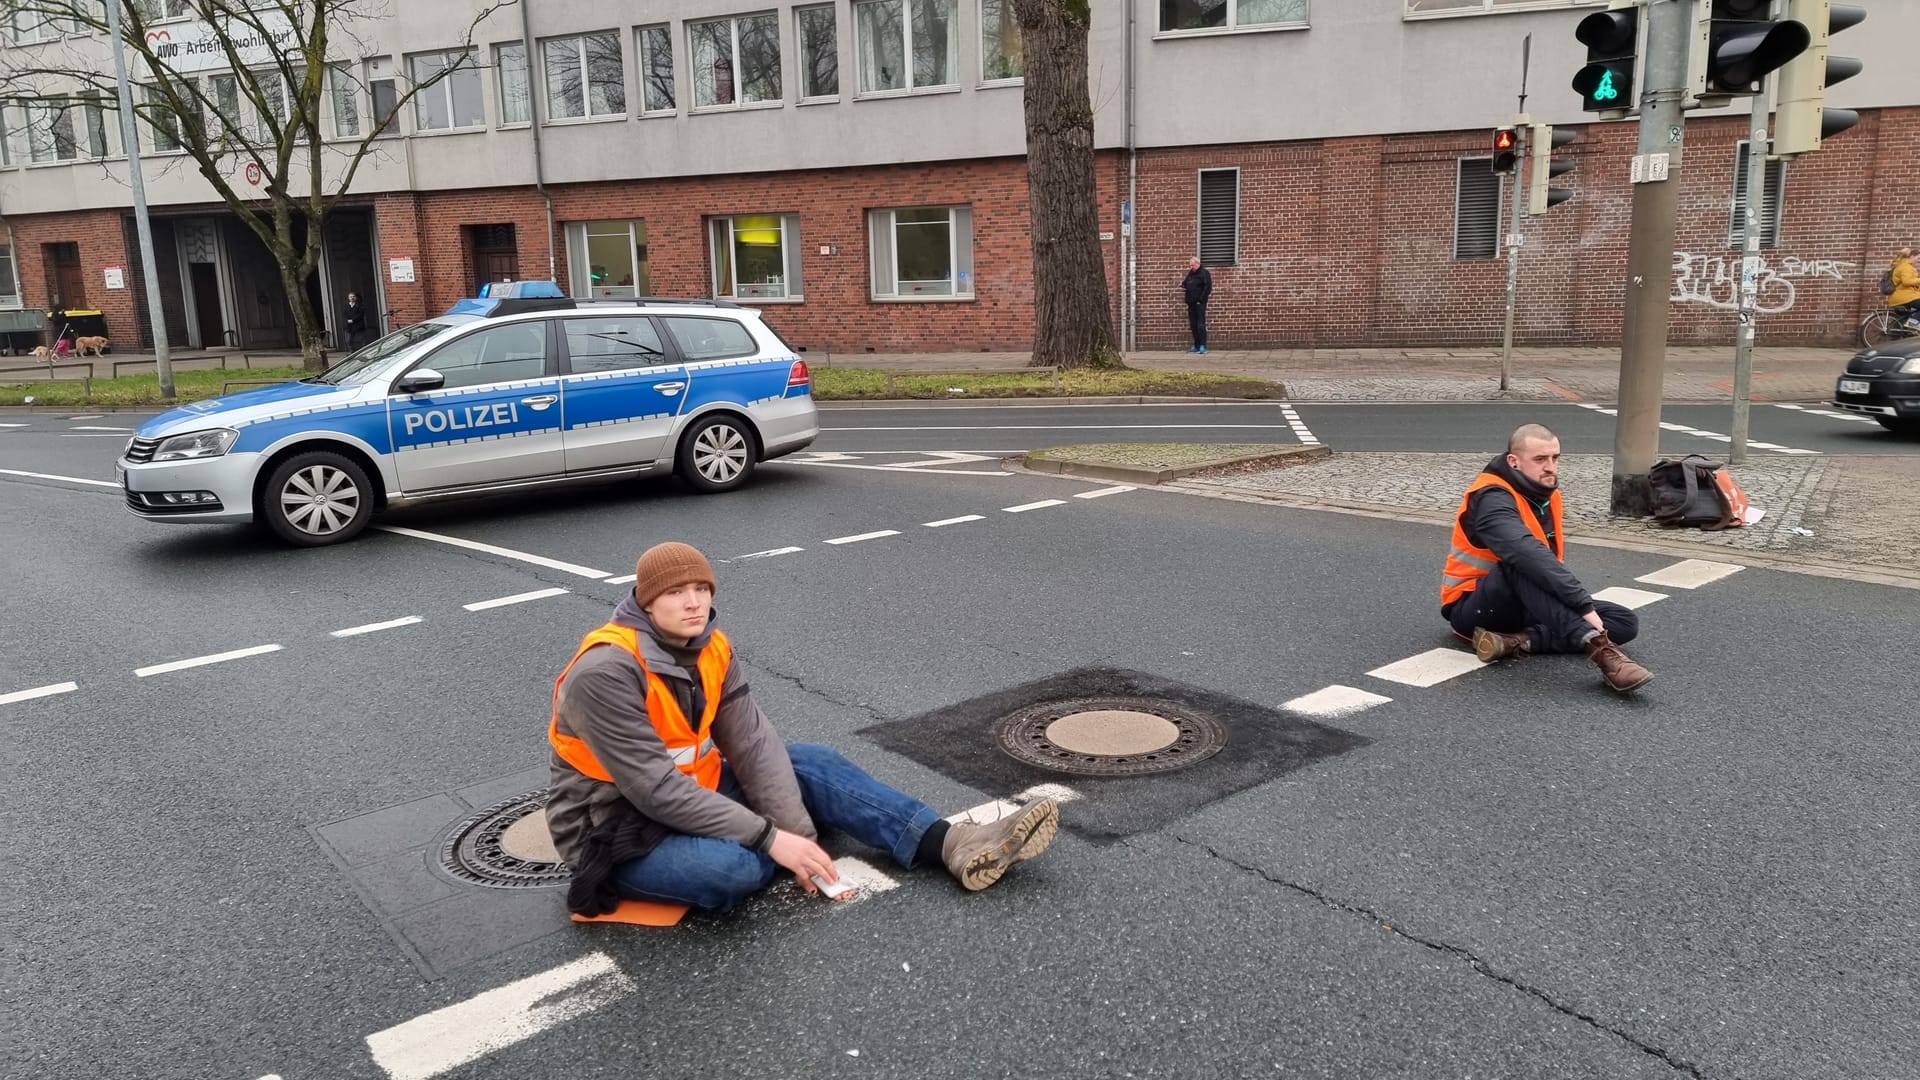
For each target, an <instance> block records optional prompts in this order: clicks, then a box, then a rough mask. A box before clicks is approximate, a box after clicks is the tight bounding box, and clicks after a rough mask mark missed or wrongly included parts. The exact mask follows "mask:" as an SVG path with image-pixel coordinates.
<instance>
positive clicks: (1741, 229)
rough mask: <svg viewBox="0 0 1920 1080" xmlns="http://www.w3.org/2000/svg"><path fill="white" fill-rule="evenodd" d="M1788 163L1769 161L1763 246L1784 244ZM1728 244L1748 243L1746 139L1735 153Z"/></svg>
mask: <svg viewBox="0 0 1920 1080" xmlns="http://www.w3.org/2000/svg"><path fill="white" fill-rule="evenodd" d="M1786 180H1787V163H1786V162H1784V161H1768V162H1767V173H1766V184H1767V189H1766V190H1765V191H1764V192H1762V193H1761V202H1760V246H1761V247H1763V248H1770V247H1779V246H1780V207H1781V205H1782V197H1783V196H1784V195H1785V194H1786V192H1785V190H1784V189H1785V188H1786ZM1727 246H1728V247H1735V248H1744V247H1746V246H1747V144H1746V143H1745V142H1744V141H1742V142H1741V143H1740V144H1739V145H1738V146H1737V147H1736V148H1735V150H1734V154H1733V212H1732V215H1731V218H1730V220H1729V221H1728V222H1727Z"/></svg>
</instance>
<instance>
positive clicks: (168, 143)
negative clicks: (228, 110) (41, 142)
mask: <svg viewBox="0 0 1920 1080" xmlns="http://www.w3.org/2000/svg"><path fill="white" fill-rule="evenodd" d="M141 89H142V90H143V92H144V93H145V96H146V99H147V105H146V117H147V131H148V133H149V134H150V135H151V136H152V137H153V152H154V153H156V154H171V153H174V152H175V151H177V150H179V149H180V118H179V117H177V116H175V115H174V113H173V109H172V108H170V107H169V106H168V105H167V99H166V98H165V97H164V96H162V94H161V93H160V88H159V87H157V86H146V87H142V88H141ZM29 123H31V114H29Z"/></svg>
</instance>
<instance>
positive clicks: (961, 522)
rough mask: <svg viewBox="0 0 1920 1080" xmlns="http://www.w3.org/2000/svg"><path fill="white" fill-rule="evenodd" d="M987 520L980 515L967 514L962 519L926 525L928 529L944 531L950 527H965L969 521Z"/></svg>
mask: <svg viewBox="0 0 1920 1080" xmlns="http://www.w3.org/2000/svg"><path fill="white" fill-rule="evenodd" d="M985 520H987V519H986V518H984V517H982V516H981V515H979V514H966V515H963V516H961V517H950V518H941V519H940V520H939V521H929V522H926V523H925V524H926V527H927V528H929V529H944V528H946V527H947V526H949V525H964V524H966V523H967V522H969V521H985Z"/></svg>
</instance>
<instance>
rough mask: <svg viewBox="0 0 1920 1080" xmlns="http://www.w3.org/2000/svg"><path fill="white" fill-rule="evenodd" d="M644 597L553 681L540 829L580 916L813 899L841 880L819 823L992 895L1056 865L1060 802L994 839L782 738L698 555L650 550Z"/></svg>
mask: <svg viewBox="0 0 1920 1080" xmlns="http://www.w3.org/2000/svg"><path fill="white" fill-rule="evenodd" d="M636 571H637V573H636V574H635V578H634V583H633V592H632V594H631V595H630V596H628V597H627V598H626V599H625V600H623V601H621V603H620V605H619V606H618V607H617V608H616V609H615V610H614V613H613V618H612V619H611V620H610V621H609V622H608V623H606V625H604V626H601V627H600V628H599V629H597V630H594V631H592V632H591V633H589V634H587V635H586V637H585V639H584V640H582V642H581V644H580V647H579V649H578V650H577V651H576V652H575V653H574V656H573V659H572V660H571V661H570V662H569V663H568V664H567V666H566V669H565V670H564V671H562V672H561V674H560V677H559V678H558V679H557V680H555V682H554V692H553V715H552V717H551V718H550V720H549V721H548V725H547V739H548V742H549V744H550V745H551V747H552V751H553V753H552V758H551V762H550V767H551V776H552V784H551V795H550V796H549V800H548V804H547V825H548V828H549V830H550V831H551V833H552V835H553V843H554V847H555V848H556V849H557V850H558V852H559V854H560V856H561V858H562V859H563V860H565V861H566V863H567V864H568V865H569V866H570V867H571V868H572V869H573V874H574V877H573V882H572V885H571V886H570V888H569V890H568V896H567V904H568V907H569V908H570V909H571V910H573V911H574V912H576V913H578V914H581V915H600V914H605V913H606V912H608V911H611V910H613V908H614V907H615V906H617V904H618V902H619V901H620V899H622V898H632V899H639V900H665V901H670V902H675V903H683V904H689V905H691V906H694V907H698V908H704V909H708V910H713V911H726V910H729V909H731V908H732V907H733V906H734V905H735V904H737V903H739V902H740V901H741V900H743V899H745V898H746V897H747V896H749V895H751V894H753V893H755V892H758V891H759V890H760V889H762V888H764V887H765V886H766V885H767V884H768V883H769V882H770V881H772V880H773V878H774V876H775V875H776V874H777V873H778V872H779V871H780V870H781V869H785V870H788V871H790V872H792V874H793V875H794V879H795V880H796V881H797V882H798V883H799V885H800V887H801V888H802V889H805V890H806V891H807V892H809V893H812V892H817V891H819V883H820V882H827V883H829V884H832V883H837V882H838V881H839V875H838V873H837V872H836V871H835V869H834V865H833V858H832V856H830V855H828V854H827V852H826V851H825V850H824V849H822V848H821V846H820V844H819V842H818V837H819V832H818V826H820V825H826V826H830V827H833V828H836V829H839V830H841V831H842V832H845V833H846V834H847V835H849V836H851V837H852V838H853V839H855V840H857V841H859V842H860V843H863V844H866V845H868V846H870V847H874V848H878V849H880V850H882V851H885V852H887V853H888V854H889V855H890V856H892V858H893V860H894V861H895V862H897V863H898V864H899V865H900V866H902V867H906V868H909V869H910V868H913V867H915V866H919V865H922V864H927V863H938V864H941V865H944V866H945V867H946V869H947V871H948V872H949V873H951V874H952V875H953V877H954V879H955V880H957V881H958V882H959V883H960V885H961V886H962V887H964V888H966V889H969V890H977V889H984V888H986V887H987V886H989V885H991V884H993V883H994V882H996V881H998V880H1000V877H1001V875H1003V874H1004V873H1005V872H1006V871H1007V869H1008V868H1009V867H1011V866H1013V865H1014V864H1016V863H1019V862H1022V861H1024V860H1026V859H1030V858H1032V857H1033V856H1035V855H1038V854H1039V853H1040V852H1041V851H1043V850H1045V849H1046V847H1047V845H1048V844H1049V843H1051V842H1052V840H1053V837H1054V835H1055V833H1056V832H1057V831H1058V828H1059V815H1060V808H1059V805H1058V804H1057V803H1056V802H1055V801H1054V800H1053V799H1044V798H1043V799H1036V800H1034V801H1032V802H1028V803H1026V804H1025V805H1023V806H1021V807H1019V808H1018V809H1017V810H1016V811H1014V812H1012V813H1008V814H1006V815H1005V816H1003V817H1001V818H1000V819H999V820H997V821H994V822H990V823H987V824H973V823H970V822H960V823H953V824H949V823H948V822H947V821H946V820H945V819H943V818H942V817H941V815H940V812H939V811H937V810H935V809H933V808H932V807H930V806H928V805H927V804H926V803H923V802H921V801H920V800H918V799H915V798H913V797H912V796H909V795H906V794H904V793H902V792H900V791H897V790H895V789H893V788H891V787H889V786H887V785H885V784H883V783H881V782H880V781H878V780H876V779H874V778H873V777H872V776H870V775H868V774H867V773H866V772H865V771H863V770H862V769H861V768H860V767H859V766H857V765H855V764H853V763H852V762H851V761H848V760H847V758H846V757H845V756H844V755H842V754H841V753H840V752H839V751H837V750H833V749H830V748H828V747H826V746H821V745H819V744H816V743H792V744H788V743H786V742H785V741H783V740H782V739H781V737H780V735H779V733H778V732H776V731H775V730H774V727H773V724H772V723H771V722H770V721H769V720H768V719H767V716H766V714H765V713H763V712H761V711H760V706H759V705H758V704H757V703H756V702H755V701H754V699H753V694H752V692H751V690H749V688H748V686H747V679H746V675H745V674H744V673H743V671H742V670H741V666H740V664H739V663H738V662H737V660H736V658H735V656H734V654H733V646H732V643H731V642H730V641H729V640H728V638H727V636H726V634H725V633H723V632H721V631H720V630H719V629H717V628H715V627H714V625H713V621H714V620H713V594H714V586H715V582H714V575H713V567H712V565H711V564H710V563H708V562H707V559H706V556H704V555H702V554H701V553H700V552H699V551H698V550H696V549H694V548H693V547H691V546H689V545H687V544H679V543H667V544H659V545H656V546H654V547H652V548H649V549H648V550H647V551H646V553H645V554H643V555H641V556H640V561H639V563H638V565H637V566H636Z"/></svg>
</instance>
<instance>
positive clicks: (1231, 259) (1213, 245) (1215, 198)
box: [1200, 169, 1240, 266]
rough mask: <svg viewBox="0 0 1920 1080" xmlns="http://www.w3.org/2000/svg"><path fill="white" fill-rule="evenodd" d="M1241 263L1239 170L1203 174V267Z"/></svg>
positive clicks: (1202, 172)
mask: <svg viewBox="0 0 1920 1080" xmlns="http://www.w3.org/2000/svg"><path fill="white" fill-rule="evenodd" d="M1239 261H1240V170H1239V169H1201V170H1200V263H1201V265H1203V266H1232V265H1233V264H1234V263H1236V262H1239Z"/></svg>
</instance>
